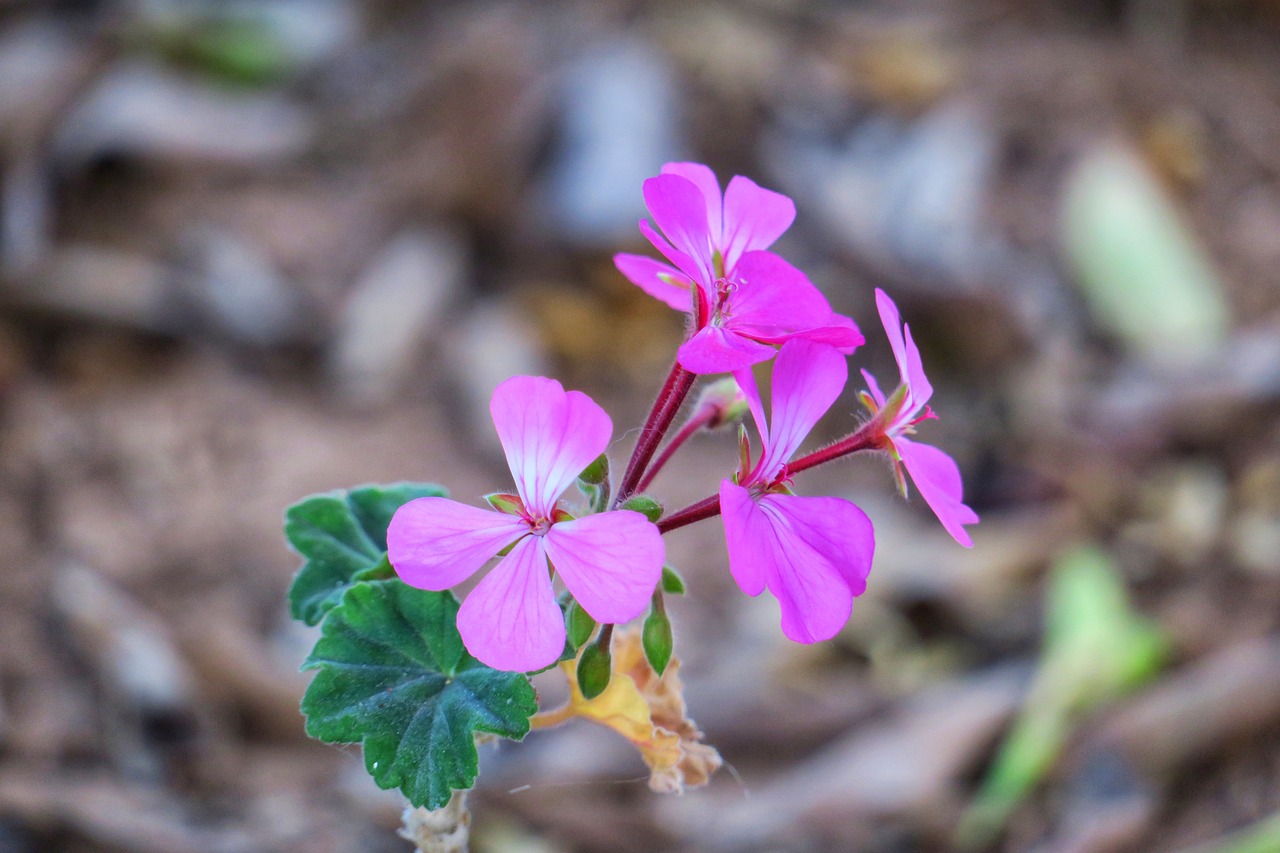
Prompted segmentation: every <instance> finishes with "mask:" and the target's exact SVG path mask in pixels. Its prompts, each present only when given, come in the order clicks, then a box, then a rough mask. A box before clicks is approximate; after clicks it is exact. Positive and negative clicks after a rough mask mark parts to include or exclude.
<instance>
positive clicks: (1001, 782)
mask: <svg viewBox="0 0 1280 853" xmlns="http://www.w3.org/2000/svg"><path fill="white" fill-rule="evenodd" d="M1046 610H1047V614H1046V617H1047V618H1046V629H1045V643H1044V652H1043V655H1042V658H1041V662H1040V666H1039V669H1038V670H1037V672H1036V676H1035V681H1034V682H1033V684H1032V687H1031V691H1030V693H1029V695H1028V697H1027V701H1026V704H1025V706H1024V707H1023V708H1022V711H1021V713H1020V714H1019V716H1018V718H1017V720H1015V721H1014V724H1013V727H1012V729H1011V730H1010V731H1009V733H1008V735H1007V736H1006V738H1005V741H1004V743H1003V744H1002V745H1001V746H1000V749H999V751H998V752H997V754H996V758H995V761H994V762H993V763H992V765H991V768H990V769H989V770H988V773H987V776H986V778H985V779H984V780H983V783H982V787H981V788H980V789H979V791H978V795H977V797H976V798H975V800H974V802H973V804H972V805H971V806H970V808H969V810H968V812H967V813H966V814H965V815H964V817H963V819H962V820H961V823H960V828H959V832H958V837H959V846H960V847H961V848H964V849H972V848H977V847H984V846H987V845H989V844H990V842H991V840H992V839H993V838H994V837H995V835H996V834H998V833H999V831H1000V830H1001V829H1002V828H1003V827H1004V825H1005V823H1006V822H1007V821H1008V819H1009V817H1010V816H1011V815H1012V814H1013V812H1014V810H1015V809H1016V808H1017V807H1018V805H1019V804H1021V802H1022V801H1023V800H1024V799H1025V798H1026V796H1027V795H1028V794H1029V793H1030V792H1031V791H1033V790H1034V789H1035V787H1036V786H1037V785H1038V784H1039V783H1040V782H1041V780H1042V779H1044V777H1045V776H1046V775H1047V774H1048V773H1049V771H1051V770H1052V769H1053V766H1054V764H1055V763H1056V762H1057V760H1058V758H1059V756H1060V755H1061V754H1062V749H1063V747H1064V746H1065V745H1066V744H1067V742H1068V740H1069V739H1070V737H1071V734H1072V732H1073V731H1074V730H1075V729H1076V727H1077V726H1078V725H1079V724H1080V723H1081V722H1082V721H1083V720H1084V719H1085V718H1086V717H1087V716H1088V715H1089V714H1090V713H1091V712H1093V711H1094V710H1096V709H1097V708H1099V707H1101V706H1102V705H1105V704H1107V703H1108V702H1111V701H1114V700H1115V699H1117V698H1119V697H1121V696H1123V695H1125V694H1126V693H1129V692H1132V691H1133V690H1134V689H1136V688H1138V687H1141V686H1142V685H1144V684H1146V683H1147V682H1149V681H1151V680H1152V679H1153V678H1154V677H1155V676H1156V675H1157V674H1158V673H1159V671H1160V667H1161V666H1162V664H1163V663H1164V660H1165V658H1166V654H1167V650H1168V643H1167V640H1166V639H1165V636H1164V634H1163V633H1162V632H1161V631H1160V630H1159V629H1158V628H1157V627H1156V626H1155V625H1154V624H1153V623H1152V622H1150V621H1149V620H1148V619H1146V618H1145V617H1143V616H1142V615H1141V614H1139V613H1136V612H1134V610H1133V609H1132V608H1131V607H1130V605H1129V601H1128V596H1127V595H1126V593H1125V588H1124V580H1123V578H1122V577H1121V575H1120V571H1119V569H1118V567H1117V566H1116V565H1115V563H1114V561H1113V560H1112V559H1111V558H1110V557H1109V556H1108V555H1107V554H1106V553H1105V552H1103V551H1100V550H1098V549H1097V548H1092V547H1087V546H1083V547H1077V548H1074V549H1072V550H1071V551H1069V552H1067V553H1065V554H1064V555H1062V556H1061V557H1060V558H1059V559H1058V560H1057V562H1056V563H1055V565H1054V567H1053V571H1052V573H1051V575H1050V579H1049V588H1048V593H1047V601H1046Z"/></svg>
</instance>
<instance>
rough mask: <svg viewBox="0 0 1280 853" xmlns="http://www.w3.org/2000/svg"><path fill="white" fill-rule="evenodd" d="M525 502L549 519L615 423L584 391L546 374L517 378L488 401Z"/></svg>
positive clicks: (602, 446) (605, 443) (603, 445)
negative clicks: (569, 389)
mask: <svg viewBox="0 0 1280 853" xmlns="http://www.w3.org/2000/svg"><path fill="white" fill-rule="evenodd" d="M489 411H490V413H491V414H492V415H493V424H494V426H495V427H497V430H498V438H499V439H501V440H502V449H503V450H504V451H505V452H506V454H507V464H508V465H509V466H510V468H511V474H512V476H513V477H514V478H515V481H516V489H517V490H518V491H519V492H520V497H521V498H523V499H524V503H525V506H526V507H527V508H528V509H529V511H530V512H532V513H534V514H535V515H537V516H540V517H543V518H546V517H549V516H550V515H551V511H552V510H553V509H555V504H556V500H557V499H558V498H559V497H560V495H561V493H563V492H564V490H565V489H567V488H568V487H569V484H571V483H572V482H573V480H574V478H575V477H577V476H578V474H580V473H582V469H583V468H585V467H587V465H589V464H590V463H592V462H594V461H595V459H596V457H598V456H599V455H600V454H601V453H603V452H604V449H605V448H606V447H608V446H609V439H610V437H611V436H612V434H613V424H612V422H611V421H610V420H609V416H608V415H607V414H605V412H604V409H602V408H600V406H598V405H597V404H596V403H595V401H594V400H592V399H591V398H590V397H588V396H587V395H586V394H583V393H582V392H581V391H568V392H566V391H565V390H564V386H562V385H561V384H560V383H559V382H557V381H555V380H554V379H546V378H544V377H541V376H515V377H512V378H511V379H508V380H507V381H506V382H503V383H502V384H501V385H499V386H498V387H497V388H496V389H495V390H494V392H493V400H492V401H491V402H490V403H489Z"/></svg>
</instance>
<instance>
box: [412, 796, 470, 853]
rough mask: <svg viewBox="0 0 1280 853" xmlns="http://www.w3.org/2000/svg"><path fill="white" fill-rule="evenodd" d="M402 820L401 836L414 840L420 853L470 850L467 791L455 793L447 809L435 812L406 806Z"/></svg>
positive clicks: (463, 851)
mask: <svg viewBox="0 0 1280 853" xmlns="http://www.w3.org/2000/svg"><path fill="white" fill-rule="evenodd" d="M401 821H402V823H403V826H401V828H400V837H401V838H403V839H405V840H406V841H412V842H413V843H414V845H415V846H416V847H417V848H418V851H419V853H467V850H468V849H469V847H470V835H471V812H470V811H468V809H467V792H466V791H454V792H453V797H452V798H451V799H450V800H449V802H448V803H447V804H446V805H445V807H444V808H442V809H436V810H435V811H430V810H428V809H423V808H417V809H415V808H413V807H411V806H410V807H407V808H405V810H404V816H403V817H402V818H401Z"/></svg>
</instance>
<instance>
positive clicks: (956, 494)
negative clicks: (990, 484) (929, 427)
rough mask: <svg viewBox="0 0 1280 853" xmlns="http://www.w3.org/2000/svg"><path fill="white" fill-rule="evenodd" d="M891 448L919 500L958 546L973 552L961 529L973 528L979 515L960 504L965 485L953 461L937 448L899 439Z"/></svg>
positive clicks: (966, 534) (969, 540) (964, 532)
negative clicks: (904, 469)
mask: <svg viewBox="0 0 1280 853" xmlns="http://www.w3.org/2000/svg"><path fill="white" fill-rule="evenodd" d="M893 446H894V447H895V448H896V449H897V451H898V455H899V456H901V457H902V464H903V465H905V466H906V468H907V473H909V474H910V475H911V479H912V481H913V482H914V483H915V484H916V488H917V489H919V490H920V495H921V497H923V498H924V499H925V503H927V504H929V508H930V509H932V510H933V514H934V515H936V516H938V520H939V521H941V522H942V526H943V527H945V528H946V530H947V532H948V533H950V534H951V535H952V536H953V537H954V538H955V540H956V541H957V542H959V543H960V544H961V545H963V546H964V547H966V548H972V547H973V540H972V539H971V538H969V534H968V532H967V531H966V530H965V529H964V525H966V524H976V523H977V521H978V514H977V513H975V512H974V511H973V510H972V509H970V508H969V507H967V506H965V504H964V502H963V497H964V485H963V483H962V482H961V480H960V467H959V466H958V465H956V462H955V460H954V459H952V458H951V457H950V456H948V455H947V454H946V453H943V452H942V451H941V450H939V449H938V448H936V447H933V446H931V445H928V444H920V443H918V442H915V441H909V440H907V439H905V438H901V437H898V438H895V439H894V440H893Z"/></svg>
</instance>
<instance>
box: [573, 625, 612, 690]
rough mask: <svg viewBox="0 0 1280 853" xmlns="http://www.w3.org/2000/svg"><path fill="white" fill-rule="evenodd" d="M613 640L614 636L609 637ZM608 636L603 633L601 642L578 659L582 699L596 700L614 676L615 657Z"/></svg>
mask: <svg viewBox="0 0 1280 853" xmlns="http://www.w3.org/2000/svg"><path fill="white" fill-rule="evenodd" d="M608 639H612V635H611V634H610V635H608ZM601 640H606V634H605V633H603V632H602V633H601V635H600V638H599V640H597V641H596V642H594V643H592V644H591V645H589V646H586V647H584V648H583V650H582V655H581V656H580V657H579V658H578V689H579V690H581V691H582V698H584V699H594V698H596V697H597V696H599V695H600V694H601V693H603V692H604V689H605V688H606V687H608V686H609V677H610V676H611V675H612V674H613V655H612V653H611V652H610V651H609V643H608V642H601Z"/></svg>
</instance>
